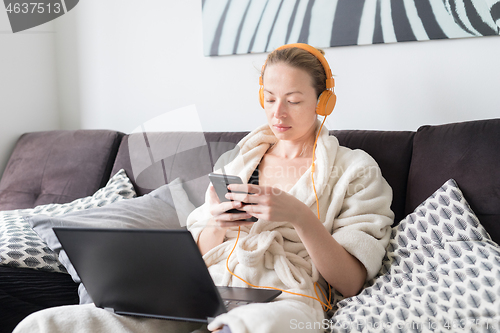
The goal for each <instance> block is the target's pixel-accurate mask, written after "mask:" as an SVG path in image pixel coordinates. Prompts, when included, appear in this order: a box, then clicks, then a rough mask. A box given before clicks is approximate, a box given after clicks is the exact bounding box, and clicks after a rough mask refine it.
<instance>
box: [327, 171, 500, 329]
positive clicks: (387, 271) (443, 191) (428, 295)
mask: <svg viewBox="0 0 500 333" xmlns="http://www.w3.org/2000/svg"><path fill="white" fill-rule="evenodd" d="M337 307H338V310H337V311H336V312H335V314H334V316H333V317H332V318H331V319H330V321H329V322H328V324H327V325H325V328H326V327H327V328H328V329H329V330H330V331H331V332H344V331H350V332H362V331H364V332H366V331H367V332H372V331H383V332H427V331H434V332H457V331H463V332H490V331H498V330H499V329H500V326H499V323H500V320H499V318H500V247H499V246H498V245H497V244H496V243H495V242H493V241H492V240H491V238H490V236H489V235H488V233H487V232H486V230H485V229H484V228H483V226H482V225H481V224H480V222H479V220H478V218H477V217H476V215H475V214H474V212H473V211H472V209H471V208H470V206H469V205H468V203H467V202H466V200H465V198H464V196H463V194H462V192H461V191H460V189H459V188H458V185H457V184H456V182H455V181H454V180H449V181H447V182H446V183H445V184H444V185H443V186H442V187H441V188H440V189H439V190H437V191H436V192H435V193H434V194H433V195H432V196H430V197H429V198H428V199H427V200H426V201H425V202H423V203H422V204H421V205H420V206H419V207H417V208H416V209H415V211H414V212H413V213H412V214H409V215H408V216H407V217H406V218H405V219H404V220H402V221H401V222H400V223H399V225H397V226H395V227H393V229H392V234H391V239H390V242H389V245H388V247H387V253H386V256H385V258H384V259H383V263H382V268H381V270H380V272H379V273H378V275H377V276H376V277H375V278H374V279H372V280H371V281H369V282H367V284H366V285H365V288H364V289H363V291H362V292H361V293H360V294H359V295H357V296H354V297H350V298H346V299H344V300H342V301H340V302H338V303H337Z"/></svg>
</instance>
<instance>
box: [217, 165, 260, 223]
mask: <svg viewBox="0 0 500 333" xmlns="http://www.w3.org/2000/svg"><path fill="white" fill-rule="evenodd" d="M208 178H210V181H211V182H212V185H213V186H214V189H215V193H217V196H218V197H219V200H220V202H225V201H230V200H229V199H227V198H226V193H229V192H231V191H230V190H229V189H228V188H227V186H228V185H229V184H243V181H242V180H241V178H240V177H238V176H231V175H223V174H219V173H213V172H211V173H209V174H208ZM234 193H246V192H234ZM226 213H244V211H241V210H238V209H230V210H228V211H227V212H226ZM244 221H248V222H256V221H257V218H256V217H255V216H252V217H250V218H248V219H246V220H244Z"/></svg>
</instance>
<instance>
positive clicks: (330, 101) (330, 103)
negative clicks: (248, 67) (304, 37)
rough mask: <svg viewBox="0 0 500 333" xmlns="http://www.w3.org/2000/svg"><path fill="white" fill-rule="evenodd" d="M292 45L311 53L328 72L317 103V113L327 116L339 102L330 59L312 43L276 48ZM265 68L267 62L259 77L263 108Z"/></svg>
mask: <svg viewBox="0 0 500 333" xmlns="http://www.w3.org/2000/svg"><path fill="white" fill-rule="evenodd" d="M292 47H297V48H299V49H303V50H305V51H307V52H309V53H311V54H312V55H313V56H315V57H316V58H317V59H318V60H319V62H321V64H322V65H323V68H324V69H325V74H326V90H324V91H323V92H322V93H321V95H319V98H318V104H317V105H316V113H317V114H319V115H320V116H325V117H326V116H328V115H330V114H331V113H332V111H333V108H334V107H335V104H336V103H337V96H336V95H335V93H334V92H333V88H334V87H335V79H334V78H333V76H332V70H331V69H330V66H329V65H328V61H326V59H325V57H324V56H323V55H322V54H321V52H319V51H318V50H317V49H316V48H315V47H312V46H311V45H308V44H304V43H295V44H287V45H283V46H280V47H278V48H277V49H276V50H282V49H289V48H292ZM276 50H275V51H276ZM266 63H267V60H266ZM265 68H266V64H265V63H264V65H263V66H262V71H261V74H260V77H259V84H260V89H259V100H260V105H261V106H262V108H264V81H263V80H262V73H264V69H265Z"/></svg>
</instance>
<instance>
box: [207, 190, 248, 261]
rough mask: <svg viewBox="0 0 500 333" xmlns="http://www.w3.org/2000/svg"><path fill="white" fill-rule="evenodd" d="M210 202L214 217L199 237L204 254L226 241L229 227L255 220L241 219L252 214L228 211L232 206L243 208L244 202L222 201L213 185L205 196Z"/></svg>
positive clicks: (210, 209)
mask: <svg viewBox="0 0 500 333" xmlns="http://www.w3.org/2000/svg"><path fill="white" fill-rule="evenodd" d="M205 199H206V200H205V203H206V204H208V210H209V212H210V214H212V217H211V218H210V219H209V220H208V222H207V226H206V227H205V228H203V230H202V232H201V234H200V237H199V238H198V248H199V249H200V252H201V254H202V255H204V254H205V253H207V252H208V251H210V250H211V249H213V248H214V247H216V246H218V245H220V244H222V243H223V242H224V237H225V235H226V230H227V228H229V227H234V226H242V225H248V224H252V223H253V222H247V221H241V220H242V219H247V218H249V217H251V215H250V214H248V213H246V212H243V213H237V214H233V213H226V211H228V210H230V209H232V208H241V207H242V206H243V203H242V202H240V201H228V202H222V203H221V202H220V200H219V198H218V197H217V193H216V192H215V189H214V187H213V186H212V185H210V186H209V188H208V195H207V196H206V198H205Z"/></svg>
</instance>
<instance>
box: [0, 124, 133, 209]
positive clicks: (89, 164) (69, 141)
mask: <svg viewBox="0 0 500 333" xmlns="http://www.w3.org/2000/svg"><path fill="white" fill-rule="evenodd" d="M123 135H124V134H123V133H120V132H116V131H108V130H77V131H46V132H32V133H26V134H23V135H22V136H21V137H20V138H19V140H18V141H17V143H16V145H15V147H14V151H13V152H12V155H11V156H10V159H9V161H8V163H7V166H6V168H5V171H4V173H3V175H2V179H1V180H0V210H11V209H20V208H33V207H35V206H37V205H44V204H48V203H66V202H70V201H73V200H75V199H78V198H82V197H86V196H89V195H93V194H94V193H95V192H96V191H97V190H98V189H99V188H100V187H102V186H104V185H106V182H107V181H108V180H109V177H110V172H111V168H112V166H113V163H114V160H115V156H116V153H117V151H118V146H119V144H120V142H121V139H122V137H123Z"/></svg>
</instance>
